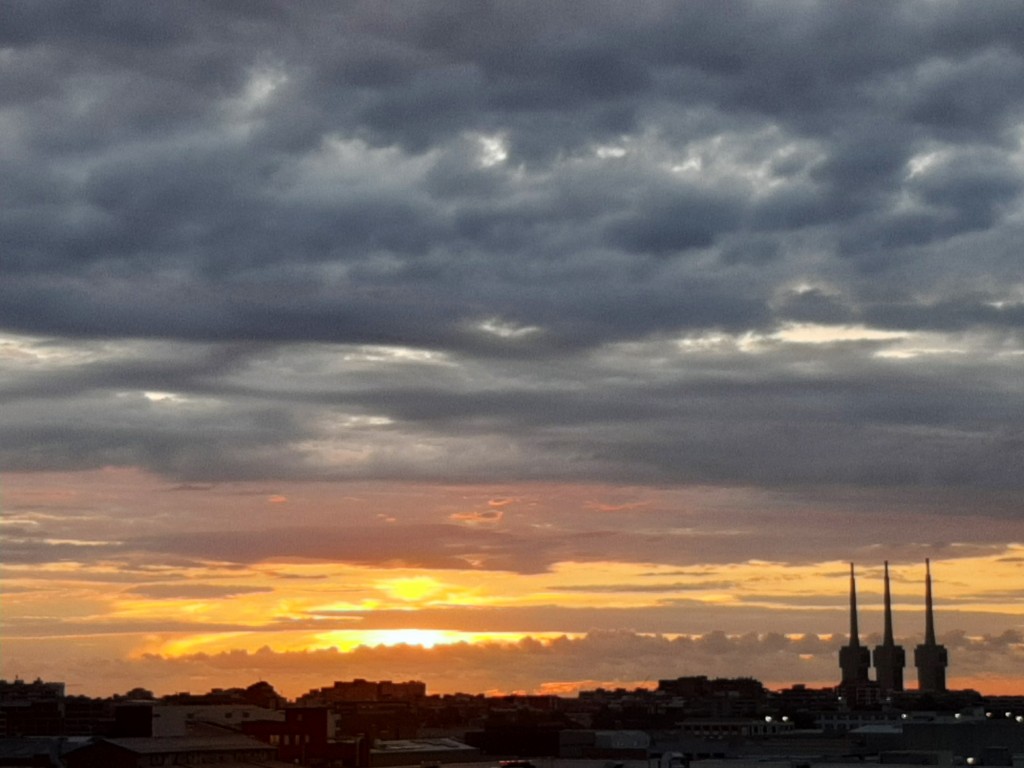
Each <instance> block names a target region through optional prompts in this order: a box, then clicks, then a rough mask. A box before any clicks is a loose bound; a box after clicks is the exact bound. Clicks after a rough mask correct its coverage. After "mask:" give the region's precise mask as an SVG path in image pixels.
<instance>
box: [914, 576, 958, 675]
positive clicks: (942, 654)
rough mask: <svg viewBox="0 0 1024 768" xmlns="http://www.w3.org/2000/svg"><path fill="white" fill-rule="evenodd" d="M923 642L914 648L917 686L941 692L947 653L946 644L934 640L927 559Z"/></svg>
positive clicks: (930, 581)
mask: <svg viewBox="0 0 1024 768" xmlns="http://www.w3.org/2000/svg"><path fill="white" fill-rule="evenodd" d="M924 567H925V592H924V609H925V618H924V642H923V643H922V644H921V645H919V646H917V648H915V649H914V666H915V667H917V687H918V688H919V689H920V690H922V691H928V692H929V693H943V692H945V690H946V667H948V666H949V654H948V653H947V652H946V646H944V645H939V644H938V643H937V642H935V617H934V616H933V614H932V569H931V562H930V561H929V560H925V561H924Z"/></svg>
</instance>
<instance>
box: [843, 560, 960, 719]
mask: <svg viewBox="0 0 1024 768" xmlns="http://www.w3.org/2000/svg"><path fill="white" fill-rule="evenodd" d="M924 563H925V629H924V642H923V643H921V644H920V645H918V646H917V647H916V648H915V649H914V666H915V667H917V687H918V690H920V691H922V692H927V693H944V692H945V691H946V667H947V666H949V654H948V653H947V652H946V647H945V646H943V645H939V644H938V643H937V642H936V641H935V617H934V615H933V609H932V570H931V561H930V560H925V561H924ZM872 659H873V660H874V667H875V680H874V681H872V680H871V678H870V671H871V662H872ZM906 665H907V654H906V652H905V651H904V650H903V647H902V646H900V645H896V641H895V640H894V638H893V631H892V594H891V592H890V590H889V562H888V561H886V562H885V629H884V633H883V636H882V643H881V645H876V646H875V649H874V653H873V654H872V652H871V651H870V650H869V649H868V648H867V646H863V645H861V644H860V633H859V630H858V625H857V580H856V576H855V575H854V572H853V563H850V642H849V643H847V644H846V645H844V646H843V647H842V648H840V649H839V668H840V669H841V670H842V681H841V682H840V683H839V688H840V690H842V691H844V692H846V693H847V694H849V695H851V697H853V698H856V699H864V698H865V695H866V694H868V693H869V692H870V691H872V690H875V691H877V692H879V693H881V694H882V695H886V694H889V693H893V692H899V691H902V690H903V669H904V667H906Z"/></svg>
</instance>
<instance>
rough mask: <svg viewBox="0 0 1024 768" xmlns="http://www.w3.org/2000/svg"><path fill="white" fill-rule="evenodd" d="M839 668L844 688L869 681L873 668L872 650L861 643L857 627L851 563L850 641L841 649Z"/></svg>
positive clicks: (841, 685)
mask: <svg viewBox="0 0 1024 768" xmlns="http://www.w3.org/2000/svg"><path fill="white" fill-rule="evenodd" d="M839 668H840V669H841V670H842V675H843V677H842V681H841V682H840V684H839V685H840V687H842V688H856V687H858V686H862V685H864V684H865V683H867V682H868V672H869V670H870V669H871V651H869V650H868V649H867V647H866V646H863V645H861V644H860V633H859V630H858V627H857V581H856V577H855V576H854V575H853V563H850V642H849V643H847V644H846V645H844V646H843V647H842V648H840V649H839Z"/></svg>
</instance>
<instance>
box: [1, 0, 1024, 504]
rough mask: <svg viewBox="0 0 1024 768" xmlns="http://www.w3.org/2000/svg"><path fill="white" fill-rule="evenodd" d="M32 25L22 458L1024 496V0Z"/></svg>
mask: <svg viewBox="0 0 1024 768" xmlns="http://www.w3.org/2000/svg"><path fill="white" fill-rule="evenodd" d="M2 14H3V17H4V18H3V23H2V24H0V58H2V61H3V74H2V75H0V77H2V78H3V88H2V89H0V122H2V125H3V131H2V135H3V138H2V139H0V196H2V198H3V200H4V203H3V206H2V209H0V247H2V253H0V328H2V329H4V330H6V332H8V333H10V334H13V336H12V337H11V339H12V340H10V341H9V342H7V343H6V344H4V346H2V347H0V352H6V353H7V354H5V355H4V356H3V357H0V403H3V404H4V407H3V409H2V411H0V413H2V415H0V433H2V437H3V439H2V441H0V460H2V464H3V466H5V467H6V468H8V469H26V470H40V469H83V468H91V467H98V466H105V465H138V466H142V467H145V468H147V469H151V470H153V471H156V472H158V473H162V474H165V475H168V476H173V477H176V478H181V479H184V480H190V481H203V482H215V481H219V480H224V479H230V478H235V479H252V478H263V477H279V478H340V479H349V478H367V477H369V478H392V479H393V478H414V479H427V480H436V479H444V480H462V481H474V480H489V479H494V478H501V479H502V480H515V479H558V480H560V479H593V478H601V479H606V480H607V479H610V480H614V481H621V482H634V483H652V484H666V483H710V484H737V485H744V484H752V485H801V484H806V485H822V484H836V483H839V484H850V485H872V486H880V487H894V488H900V487H908V486H909V487H931V486H944V487H968V488H975V489H983V490H1001V491H1007V490H1010V491H1014V490H1019V489H1020V487H1021V474H1020V471H1019V468H1020V466H1021V465H1022V464H1024V431H1022V427H1021V419H1020V402H1021V395H1022V394H1024V392H1022V385H1021V381H1022V380H1024V377H1021V375H1020V371H1021V360H1022V357H1021V353H1022V351H1024V347H1022V334H1021V329H1022V325H1024V283H1022V282H1021V270H1020V267H1021V259H1020V248H1019V244H1020V242H1021V236H1022V234H1024V218H1022V215H1021V205H1020V202H1021V194H1020V193H1021V189H1022V185H1024V148H1022V139H1024V122H1022V121H1024V43H1022V40H1024V35H1021V34H1020V33H1021V31H1022V29H1024V11H1022V10H1021V9H1020V8H1017V7H1015V6H1012V5H1008V4H1003V3H988V2H979V3H972V4H970V5H964V4H955V3H944V2H908V3H902V4H900V5H899V6H898V7H893V6H887V5H854V4H839V5H837V4H835V3H828V2H820V3H804V4H800V5H799V6H794V5H792V4H786V3H770V2H769V3H764V2H760V3H742V2H730V3H725V4H723V3H716V4H715V5H714V6H711V5H702V4H678V3H661V2H647V3H641V4H640V5H639V6H638V7H636V6H634V5H631V6H630V7H629V8H628V9H627V8H625V7H624V6H623V5H622V4H621V3H602V2H584V3H573V4H570V5H568V6H561V5H552V4H550V3H542V2H537V3H532V2H526V3H515V4H505V3H489V2H476V1H474V2H432V3H429V4H423V3H402V2H389V3H379V2H346V3H330V4H317V3H314V4H302V5H295V4H289V3H274V2H265V3H259V2H254V3H246V4H242V5H239V4H232V3H175V2H169V3H161V4H159V5H157V6H153V7H147V8H139V7H138V6H137V5H134V4H125V3H118V2H109V3H99V4H92V5H91V6H90V8H89V9H88V10H87V11H86V10H84V9H82V8H81V7H80V6H79V5H78V4H75V3H59V2H36V1H34V2H26V3H19V2H11V3H7V4H5V6H4V9H3V11H2ZM851 30H856V34H851ZM794 324H816V325H821V326H828V327H830V328H832V331H830V332H829V333H831V334H832V335H831V336H830V337H829V338H831V339H832V341H830V342H829V343H817V341H818V340H817V339H815V340H814V341H815V343H809V342H808V341H807V340H806V339H794V337H793V336H792V334H790V335H787V329H792V328H793V325H794ZM835 326H844V327H855V328H861V331H860V332H859V335H858V334H857V333H855V334H853V336H851V337H849V338H847V339H846V340H837V339H838V337H837V336H836V331H835V328H834V327H835ZM864 329H868V330H864ZM147 392H148V393H150V395H149V396H147V395H145V394H144V393H147ZM153 393H157V395H159V396H157V395H154V394H153ZM159 393H163V394H165V395H171V396H172V397H163V395H161V394H159ZM161 398H162V399H161Z"/></svg>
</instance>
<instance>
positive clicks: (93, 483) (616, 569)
mask: <svg viewBox="0 0 1024 768" xmlns="http://www.w3.org/2000/svg"><path fill="white" fill-rule="evenodd" d="M44 481H49V482H48V483H47V482H44ZM348 490H350V491H354V492H356V495H354V496H353V497H352V498H351V499H347V500H346V499H342V501H341V502H339V501H337V499H336V498H335V496H334V495H333V494H331V493H327V492H326V491H325V489H322V488H317V487H315V486H307V487H304V486H294V487H287V488H279V487H277V486H275V487H274V488H273V489H266V488H263V487H249V486H246V485H240V486H235V487H233V488H231V489H230V491H227V490H225V489H223V488H208V489H201V490H199V491H190V492H181V491H175V490H169V489H168V486H167V484H166V483H164V482H163V481H161V480H159V479H158V478H154V477H152V476H147V475H144V474H140V473H137V472H133V471H126V470H105V471H102V472H98V473H91V474H86V475H79V476H56V475H55V476H53V477H51V478H45V477H44V476H37V475H24V476H9V477H7V478H5V483H4V501H5V504H6V505H7V508H6V511H5V515H4V527H5V529H6V531H7V532H8V533H9V537H8V541H11V540H12V539H11V537H10V533H11V532H12V531H13V532H16V533H14V540H15V541H17V540H18V539H17V537H19V536H20V537H22V539H21V542H22V543H23V544H25V545H27V543H34V544H35V545H36V546H38V547H39V548H40V549H41V550H42V551H43V552H50V553H53V554H54V555H55V556H51V557H50V558H49V559H47V558H44V557H37V560H36V561H35V562H25V563H18V562H11V561H8V562H6V563H5V564H4V565H3V566H2V569H3V570H2V573H3V588H4V594H3V610H4V625H3V627H4V628H3V631H4V646H5V649H6V650H5V653H4V657H3V673H4V675H6V676H8V677H10V676H13V675H16V674H20V675H23V676H25V675H37V674H41V675H43V676H44V677H55V678H59V679H64V678H67V677H71V678H74V681H75V684H76V685H77V686H78V687H79V688H80V689H81V691H83V692H96V693H110V692H115V691H116V690H118V689H119V687H124V686H126V685H128V684H130V683H133V682H134V683H137V684H149V685H151V686H153V687H155V688H159V689H161V690H166V689H175V690H177V689H182V688H197V687H202V686H203V685H206V684H207V683H208V682H209V684H210V685H213V684H216V685H219V686H224V685H231V684H243V683H246V680H247V679H248V678H250V677H254V676H255V677H257V678H267V679H270V680H271V681H272V682H274V683H275V684H276V685H278V686H279V687H280V688H281V690H283V691H286V692H287V693H289V694H290V695H296V694H298V693H301V692H302V691H303V690H306V689H307V688H308V687H314V686H315V685H317V684H327V683H329V682H331V680H332V679H341V678H344V677H346V676H348V677H355V676H368V675H369V676H373V675H376V676H380V677H383V678H386V679H392V678H400V677H406V676H413V677H417V678H422V679H424V680H425V681H426V682H427V683H428V686H430V688H431V690H435V691H438V692H441V691H454V690H463V689H464V688H465V686H466V685H467V684H469V683H473V684H476V685H478V686H480V690H513V689H514V690H551V689H553V688H559V689H565V690H579V689H580V687H585V686H586V685H587V684H588V681H589V684H593V685H597V684H606V685H611V684H614V685H623V684H629V685H631V684H633V683H636V682H637V681H640V682H641V683H642V682H643V681H645V680H646V681H647V682H648V683H650V681H651V680H656V679H657V678H659V677H670V676H678V675H681V674H711V675H716V676H745V675H750V676H755V677H759V678H760V679H762V680H764V681H765V682H766V683H768V684H769V685H770V686H775V687H781V686H785V685H788V684H791V683H797V682H802V683H808V684H812V685H830V684H832V683H834V682H835V679H836V671H837V670H836V658H835V651H836V648H837V646H838V644H841V643H842V642H844V637H845V635H844V632H845V631H846V628H847V626H848V617H847V612H846V605H847V599H848V597H847V573H848V571H847V569H848V565H847V563H846V562H844V561H842V560H836V559H833V560H822V561H814V560H809V561H799V562H785V561H782V560H770V559H762V558H747V559H743V560H735V561H729V560H727V559H723V558H720V557H718V558H715V559H713V560H712V561H709V562H702V561H701V557H700V548H699V547H698V548H697V549H696V550H694V552H693V554H692V555H689V556H688V557H687V559H686V562H685V563H682V562H679V561H670V562H658V561H657V560H654V559H650V558H647V557H643V554H644V552H643V548H642V547H641V548H640V549H639V550H637V551H631V550H630V549H629V547H628V546H627V547H625V548H623V549H622V551H623V552H624V553H626V554H627V557H626V558H622V559H615V558H613V557H610V556H609V555H611V554H612V553H613V552H615V551H616V547H617V546H618V545H614V544H613V545H612V546H607V545H604V544H603V545H602V546H601V547H595V548H594V549H593V551H591V552H590V553H589V554H588V555H587V556H586V557H582V558H581V557H580V554H582V552H581V551H577V552H576V554H575V557H574V558H573V559H564V560H563V559H559V558H558V556H557V552H556V553H555V554H553V555H552V557H551V560H550V562H547V563H546V564H545V565H544V566H543V567H534V566H531V567H529V568H527V569H519V570H516V569H514V568H510V567H508V565H507V564H506V563H507V561H506V558H505V556H501V557H499V558H497V559H496V561H495V562H494V563H493V564H492V562H491V559H492V558H493V555H492V554H491V553H490V552H489V551H488V547H487V546H486V545H484V546H482V547H481V548H480V551H479V552H476V553H474V552H473V551H472V548H471V550H470V551H469V552H467V553H466V555H465V556H464V557H463V559H462V560H461V562H462V565H461V567H458V566H457V564H453V563H452V562H448V561H444V562H439V563H437V564H435V565H431V564H430V562H429V561H430V559H431V555H426V556H424V555H422V554H421V555H418V556H420V557H425V559H426V560H427V562H424V563H423V564H417V565H413V564H411V563H409V562H402V561H401V560H400V559H397V558H394V557H392V556H391V555H388V554H387V553H385V554H384V556H383V557H381V558H380V559H379V561H376V562H375V556H376V553H375V552H374V551H373V549H372V542H370V543H368V544H367V545H366V546H368V547H369V549H368V550H367V551H366V552H365V553H363V555H361V556H360V557H359V558H352V557H351V556H350V557H348V558H347V562H345V561H332V560H331V559H330V558H329V557H327V556H324V554H323V553H322V552H320V551H319V549H318V548H317V547H316V545H315V544H313V545H310V546H312V547H313V548H312V550H311V551H310V552H306V553H303V552H302V551H300V549H301V547H302V546H306V545H307V544H306V543H304V542H299V543H297V544H296V549H295V551H294V552H292V553H291V554H287V553H276V554H273V555H271V556H266V557H257V558H242V560H238V559H234V560H232V559H226V558H225V557H224V556H223V554H222V555H221V556H220V557H213V556H211V553H207V552H204V546H205V545H204V537H206V536H210V537H219V536H221V535H222V533H221V530H220V527H218V526H223V524H224V523H223V520H224V519H228V520H231V519H232V518H234V519H239V520H241V519H247V520H248V523H247V524H248V525H249V526H250V528H249V530H251V529H253V528H258V527H260V526H261V525H263V526H267V528H268V529H269V530H270V531H271V532H273V531H274V530H279V531H281V532H283V533H284V535H286V536H287V535H291V533H290V532H288V529H286V528H283V527H281V520H282V518H281V517H280V515H281V514H282V510H288V509H289V508H294V507H295V505H296V504H297V503H298V504H302V505H305V507H306V508H304V509H303V514H304V516H305V517H304V519H306V520H307V521H308V520H309V516H310V515H312V514H313V512H312V511H311V509H312V507H313V506H314V505H330V504H338V503H341V504H343V505H349V506H353V507H356V508H360V509H361V510H362V514H364V515H366V516H367V517H368V518H369V519H374V520H376V521H378V522H377V524H378V525H379V526H380V528H381V529H382V530H383V532H384V535H386V536H392V537H403V536H406V535H409V534H406V533H405V532H403V530H402V527H401V525H398V524H396V523H394V522H392V520H393V519H394V515H393V514H391V513H394V512H396V511H402V512H403V513H404V514H405V515H406V519H408V518H407V515H408V513H407V511H406V510H402V509H401V507H402V506H403V505H408V504H412V503H413V502H414V501H415V503H416V504H417V505H421V506H428V505H426V504H424V503H423V502H422V501H421V499H432V500H433V501H434V502H435V503H436V504H437V508H436V509H434V510H427V509H425V510H424V511H423V512H422V514H423V515H425V516H427V517H430V516H433V517H434V518H437V519H438V520H440V521H442V522H444V523H445V524H446V525H454V526H456V527H457V528H459V529H464V528H469V529H476V528H479V527H481V526H486V527H490V528H499V529H500V528H513V527H518V528H519V530H526V531H541V532H542V533H547V532H550V531H551V530H552V529H553V528H557V527H560V526H569V525H570V524H571V523H570V522H567V520H568V518H570V517H571V515H570V514H569V510H566V509H565V506H566V505H570V504H571V505H574V506H575V507H576V508H577V510H578V511H577V512H573V514H578V515H582V516H584V517H585V519H587V520H589V521H590V522H589V523H588V525H590V526H594V525H595V523H594V519H595V517H596V518H597V520H598V523H597V525H606V524H607V523H608V518H615V517H619V516H623V515H629V516H632V518H633V520H632V522H631V523H630V526H629V530H630V531H631V532H632V533H633V534H634V535H635V534H636V531H637V529H642V528H643V525H644V515H646V514H649V513H650V508H651V507H657V506H659V505H664V504H666V503H690V504H696V503H699V501H700V499H699V494H697V495H687V496H686V497H684V498H680V497H675V496H673V495H672V494H668V495H666V494H659V493H655V492H650V491H638V492H637V495H638V496H639V497H640V498H639V499H637V500H635V501H633V502H624V501H623V500H622V493H623V492H622V491H621V489H611V488H602V487H599V486H590V487H586V488H581V487H578V488H553V487H547V486H540V487H537V486H523V487H520V488H515V489H508V488H506V489H503V491H504V492H503V494H501V495H500V496H499V495H495V494H490V493H488V492H487V489H481V488H474V487H457V488H442V489H424V488H415V489H406V490H405V491H404V492H398V491H396V490H395V489H390V490H386V491H384V492H382V493H380V494H379V495H378V494H373V493H367V489H365V488H358V489H357V488H350V489H348ZM197 494H198V495H200V496H202V497H203V500H202V509H203V513H202V514H201V515H195V516H191V515H190V512H189V510H188V508H187V505H184V506H182V505H183V503H184V502H185V501H188V500H190V499H191V498H192V497H193V496H195V495H197ZM743 495H744V494H743V492H739V494H738V497H739V498H742V497H743ZM381 497H383V498H381ZM550 497H554V506H555V507H557V508H558V509H559V510H561V514H562V515H564V516H565V518H566V520H560V518H559V514H558V512H553V511H552V506H551V502H548V501H547V499H548V498H550ZM705 501H706V503H710V504H712V505H714V506H715V507H716V512H715V516H714V519H717V518H718V516H719V515H722V514H728V512H729V509H730V506H731V505H733V504H735V503H736V501H735V499H733V498H730V497H729V495H728V494H725V493H724V492H721V491H719V492H714V493H709V499H708V500H705ZM135 505H145V507H146V509H147V510H148V513H149V517H148V518H147V519H146V520H145V521H142V520H135V519H132V518H131V516H130V515H129V516H128V517H127V518H122V519H117V518H118V515H119V514H120V512H121V510H130V509H132V508H134V507H135ZM364 507H366V508H365V509H364ZM214 508H216V510H217V517H218V518H219V520H218V524H217V526H211V525H210V521H211V517H213V515H211V509H214ZM494 509H499V510H500V511H501V512H502V514H501V515H500V516H497V515H492V516H491V517H483V518H480V517H479V516H478V515H474V514H470V513H473V512H481V513H482V512H485V511H487V510H494ZM56 510H63V511H64V512H69V511H74V513H75V514H74V516H73V517H72V518H70V519H72V520H73V521H74V522H72V523H68V522H67V520H68V519H69V518H66V517H64V518H61V517H60V516H59V515H57V514H55V513H56ZM722 510H724V513H723V512H722ZM101 512H102V514H101ZM688 517H689V518H690V519H689V522H687V523H685V524H684V525H682V526H680V533H679V534H678V536H679V541H680V543H681V544H685V543H686V542H700V541H701V540H702V539H708V540H713V539H714V538H715V536H716V535H724V536H725V537H739V536H743V535H744V531H743V525H742V523H740V522H738V520H739V518H737V521H734V525H733V527H731V528H728V529H726V531H725V533H724V534H722V533H721V524H720V522H714V524H713V525H712V526H711V528H710V529H708V530H705V528H704V526H705V525H706V524H707V523H706V521H703V520H702V515H701V514H699V513H697V512H691V513H690V514H689V515H688ZM58 518H59V519H61V520H62V521H63V522H62V525H63V529H62V528H61V527H60V526H54V523H53V521H54V520H56V519H58ZM182 518H187V519H188V520H189V521H190V523H191V532H190V533H189V534H188V536H186V537H185V538H184V539H182V540H180V541H179V540H178V539H175V540H174V541H175V543H176V544H177V543H180V544H181V548H180V550H179V551H157V550H158V549H159V548H157V549H149V550H148V551H147V547H151V546H152V545H151V544H150V541H151V540H152V537H155V536H156V533H154V531H157V532H158V531H159V529H160V527H161V526H163V525H164V524H165V522H164V521H166V524H167V525H168V526H169V527H171V528H173V527H175V526H176V525H177V524H178V522H180V520H181V519H182ZM602 518H603V520H602ZM686 518H687V515H684V516H683V520H684V521H685V520H686ZM284 519H285V520H287V516H286V517H285V518H284ZM481 519H482V520H483V521H484V522H481ZM453 520H454V521H455V522H454V523H453V522H452V521H453ZM798 522H799V521H798ZM313 524H314V525H315V521H313ZM204 528H205V529H206V530H205V531H204ZM133 529H135V530H133ZM440 530H441V531H442V532H443V531H444V530H447V529H440ZM247 535H250V534H248V533H246V532H240V533H238V537H240V538H244V537H245V536H247ZM411 535H412V536H416V535H418V534H417V532H416V531H413V533H412V534H411ZM583 535H585V536H590V537H591V538H593V539H595V540H599V541H604V542H614V541H615V536H614V535H613V534H611V533H607V532H601V531H600V530H598V531H594V530H590V531H589V532H586V533H584V534H583ZM193 547H194V548H195V549H196V550H197V553H195V554H193V553H190V549H191V548H193ZM445 547H446V542H445V540H444V539H443V538H437V539H435V540H433V541H432V542H431V549H432V550H443V549H444V548H445ZM755 548H756V547H755ZM414 551H419V550H418V549H417V550H414ZM897 554H898V553H897ZM851 556H853V557H854V559H856V560H857V561H858V563H859V570H858V578H859V600H860V625H861V628H862V633H863V634H864V639H865V640H870V639H871V638H872V637H873V636H874V635H877V633H878V631H879V630H880V624H881V618H880V609H881V581H880V576H881V562H880V559H881V556H879V555H876V554H875V553H874V552H872V548H870V547H868V548H860V549H858V550H856V551H854V552H852V553H851ZM933 557H934V555H933ZM353 560H362V562H353ZM920 560H921V558H920V557H917V556H913V557H906V558H904V559H903V560H902V561H896V560H894V562H893V563H892V565H891V572H892V578H893V600H894V612H895V615H896V629H897V635H898V637H900V638H905V639H902V642H903V643H904V644H905V645H906V646H907V647H908V648H909V647H912V646H913V645H914V644H915V643H916V642H919V639H917V636H918V633H919V632H920V631H921V624H922V621H923V619H922V609H923V592H922V589H923V587H922V578H923V573H922V566H921V563H920ZM1022 564H1024V546H1022V545H1020V544H1013V543H1009V544H1006V545H1004V546H1000V547H991V546H989V547H979V546H971V545H957V544H951V545H949V547H948V548H946V549H945V550H944V551H943V552H942V553H941V555H940V556H938V557H935V559H934V560H933V571H934V573H935V579H936V594H937V611H938V619H937V621H938V623H939V626H940V633H941V632H945V633H946V636H947V637H946V640H945V642H946V643H947V644H949V645H950V647H951V650H950V654H951V657H952V659H953V661H952V664H951V669H950V679H951V683H952V684H954V685H961V686H968V687H975V688H977V689H980V690H983V691H985V692H992V693H997V692H1003V693H1005V692H1009V691H1013V690H1022V689H1024V685H1022V683H1024V680H1022V676H1021V674H1020V672H1019V669H1020V667H1019V664H1018V661H1019V659H1020V656H1021V653H1022V652H1024V646H1022V643H1021V637H1020V628H1021V627H1022V625H1024V602H1022V601H1021V600H1020V599H1019V590H1018V589H1017V587H1018V585H1020V584H1021V583H1022ZM453 654H455V655H458V656H460V659H461V661H462V662H463V663H464V664H465V670H467V674H464V675H461V676H460V675H453V674H452V673H451V671H450V670H451V666H450V665H451V658H452V655H453ZM462 657H465V658H462ZM555 660H557V661H558V664H555V663H554V661H555ZM643 665H647V666H643ZM595 668H598V669H602V670H603V671H604V674H603V676H602V677H601V678H600V679H598V680H596V681H595V680H594V679H593V676H592V672H593V670H594V669H595ZM115 670H116V671H115ZM574 672H575V675H574V674H573V673H574ZM908 676H912V672H910V671H908ZM577 677H578V679H576V678H577Z"/></svg>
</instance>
